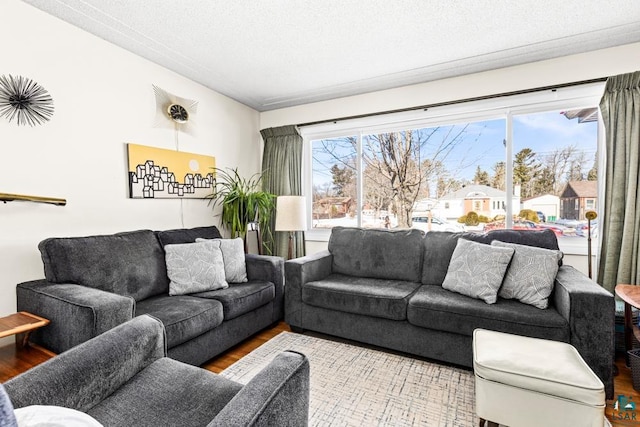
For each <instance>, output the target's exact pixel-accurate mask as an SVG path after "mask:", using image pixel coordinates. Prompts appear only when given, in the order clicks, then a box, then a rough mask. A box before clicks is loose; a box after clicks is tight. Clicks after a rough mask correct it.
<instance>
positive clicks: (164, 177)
mask: <svg viewBox="0 0 640 427" xmlns="http://www.w3.org/2000/svg"><path fill="white" fill-rule="evenodd" d="M127 156H128V164H129V197H130V198H132V199H173V198H178V199H182V198H185V199H204V198H205V197H206V196H207V195H209V194H211V192H212V191H213V178H214V176H213V168H214V167H215V166H216V159H215V157H212V156H205V155H201V154H193V153H185V152H183V151H175V150H166V149H163V148H155V147H147V146H144V145H137V144H127Z"/></svg>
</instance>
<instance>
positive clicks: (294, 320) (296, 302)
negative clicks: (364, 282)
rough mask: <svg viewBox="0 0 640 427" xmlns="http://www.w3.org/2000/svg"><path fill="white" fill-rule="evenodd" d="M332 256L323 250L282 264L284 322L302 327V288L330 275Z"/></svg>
mask: <svg viewBox="0 0 640 427" xmlns="http://www.w3.org/2000/svg"><path fill="white" fill-rule="evenodd" d="M332 263H333V255H331V252H329V251H327V250H325V251H321V252H317V253H315V254H311V255H307V256H304V257H301V258H296V259H292V260H289V261H287V262H285V263H284V271H285V280H286V291H285V294H284V305H285V318H284V320H285V322H287V323H288V324H289V325H291V326H293V327H302V326H303V325H302V286H303V285H304V284H305V283H307V282H313V281H315V280H321V279H324V278H325V277H327V276H329V275H330V274H331V265H332Z"/></svg>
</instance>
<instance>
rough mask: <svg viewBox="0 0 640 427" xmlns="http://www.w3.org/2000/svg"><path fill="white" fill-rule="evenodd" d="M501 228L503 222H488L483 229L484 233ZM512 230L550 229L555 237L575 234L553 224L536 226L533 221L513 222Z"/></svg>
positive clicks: (566, 228)
mask: <svg viewBox="0 0 640 427" xmlns="http://www.w3.org/2000/svg"><path fill="white" fill-rule="evenodd" d="M503 228H505V225H504V221H494V222H490V223H488V224H487V225H485V227H484V229H485V230H486V231H489V230H497V229H503ZM512 228H513V229H514V230H531V231H540V230H546V229H550V230H552V231H553V232H554V233H555V234H556V236H572V235H575V234H576V231H575V229H573V228H570V227H562V226H558V225H555V224H536V223H535V222H533V221H526V220H515V221H513V226H512Z"/></svg>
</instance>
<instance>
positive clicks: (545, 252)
mask: <svg viewBox="0 0 640 427" xmlns="http://www.w3.org/2000/svg"><path fill="white" fill-rule="evenodd" d="M491 245H492V246H499V247H506V248H513V249H514V250H515V252H514V253H513V258H512V259H511V263H510V264H509V268H508V269H507V274H505V276H504V282H503V283H502V287H501V288H500V293H499V295H500V297H502V298H505V299H517V300H518V301H520V302H523V303H525V304H531V305H533V306H534V307H537V308H540V309H545V308H547V306H548V305H549V295H551V292H552V291H553V285H554V283H555V280H556V275H557V274H558V268H559V267H558V261H560V260H561V259H562V252H560V251H553V250H550V249H543V248H534V247H532V246H525V245H516V244H515V243H504V242H500V241H498V240H494V241H493V242H491Z"/></svg>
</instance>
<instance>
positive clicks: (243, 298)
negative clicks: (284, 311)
mask: <svg viewBox="0 0 640 427" xmlns="http://www.w3.org/2000/svg"><path fill="white" fill-rule="evenodd" d="M193 296H197V297H199V298H207V299H213V300H216V301H220V303H222V307H223V310H224V319H225V320H231V319H234V318H236V317H238V316H241V315H243V314H245V313H248V312H250V311H253V310H255V309H256V308H260V307H262V306H263V305H265V304H268V303H270V302H271V301H273V300H274V298H275V297H276V289H275V286H274V285H273V283H271V282H265V281H262V280H253V281H250V282H245V283H230V284H229V287H228V288H227V289H218V290H215V291H207V292H200V293H197V294H193Z"/></svg>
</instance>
